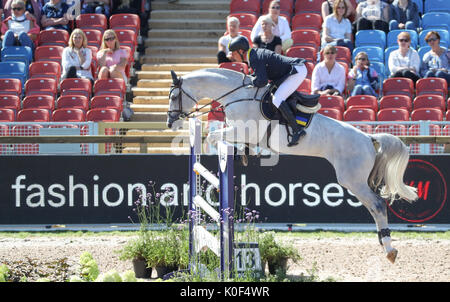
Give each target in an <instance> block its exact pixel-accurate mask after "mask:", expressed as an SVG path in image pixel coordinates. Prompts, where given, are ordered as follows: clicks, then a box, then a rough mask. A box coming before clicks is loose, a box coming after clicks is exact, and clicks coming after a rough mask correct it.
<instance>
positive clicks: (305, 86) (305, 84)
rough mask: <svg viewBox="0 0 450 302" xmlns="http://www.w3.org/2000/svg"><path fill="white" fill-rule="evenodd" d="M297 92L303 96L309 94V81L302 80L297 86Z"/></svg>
mask: <svg viewBox="0 0 450 302" xmlns="http://www.w3.org/2000/svg"><path fill="white" fill-rule="evenodd" d="M297 91H299V92H301V93H305V94H310V93H311V80H310V79H304V80H303V82H302V83H301V84H300V86H298V88H297Z"/></svg>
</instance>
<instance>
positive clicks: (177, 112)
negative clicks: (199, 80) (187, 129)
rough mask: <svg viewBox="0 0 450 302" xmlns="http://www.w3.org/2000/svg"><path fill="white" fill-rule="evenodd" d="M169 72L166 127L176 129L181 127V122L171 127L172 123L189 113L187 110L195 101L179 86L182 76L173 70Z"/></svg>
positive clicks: (181, 82)
mask: <svg viewBox="0 0 450 302" xmlns="http://www.w3.org/2000/svg"><path fill="white" fill-rule="evenodd" d="M170 73H171V75H172V85H171V87H170V93H169V111H167V127H168V128H171V129H174V130H176V129H178V128H181V123H180V125H178V126H175V127H173V126H174V123H175V122H177V121H180V120H181V119H182V118H184V117H185V116H186V115H187V114H188V113H189V110H191V108H192V107H194V105H195V104H196V101H195V100H194V99H193V98H192V97H191V96H190V95H189V94H186V91H185V90H183V88H181V85H182V84H183V79H182V77H178V76H177V75H176V73H175V72H174V71H173V70H171V71H170ZM183 95H184V96H185V100H183ZM183 102H184V103H183ZM172 127H173V128H172Z"/></svg>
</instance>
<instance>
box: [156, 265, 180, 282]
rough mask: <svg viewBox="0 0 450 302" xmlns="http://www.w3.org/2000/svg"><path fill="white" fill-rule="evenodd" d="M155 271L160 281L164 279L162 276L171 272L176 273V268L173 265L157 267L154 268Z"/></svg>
mask: <svg viewBox="0 0 450 302" xmlns="http://www.w3.org/2000/svg"><path fill="white" fill-rule="evenodd" d="M155 270H156V275H157V278H161V279H162V278H163V277H164V275H166V274H168V273H171V272H173V271H176V270H177V267H176V266H175V265H173V266H165V265H157V266H156V267H155Z"/></svg>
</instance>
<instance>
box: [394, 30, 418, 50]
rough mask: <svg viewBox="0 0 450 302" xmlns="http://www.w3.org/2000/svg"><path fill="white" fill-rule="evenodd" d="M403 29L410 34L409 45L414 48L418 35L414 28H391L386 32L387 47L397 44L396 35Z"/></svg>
mask: <svg viewBox="0 0 450 302" xmlns="http://www.w3.org/2000/svg"><path fill="white" fill-rule="evenodd" d="M405 31H406V32H408V33H409V34H410V36H411V46H412V47H413V48H414V49H416V48H417V45H418V44H419V35H418V34H417V32H416V31H415V30H411V29H395V30H391V31H390V32H388V34H387V38H386V44H387V47H390V46H396V45H398V42H397V36H398V35H399V34H400V33H401V32H405Z"/></svg>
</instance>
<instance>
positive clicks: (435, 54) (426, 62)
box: [420, 31, 450, 87]
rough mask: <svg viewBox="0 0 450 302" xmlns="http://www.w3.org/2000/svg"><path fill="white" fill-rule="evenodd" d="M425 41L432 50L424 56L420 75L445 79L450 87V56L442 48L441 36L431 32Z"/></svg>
mask: <svg viewBox="0 0 450 302" xmlns="http://www.w3.org/2000/svg"><path fill="white" fill-rule="evenodd" d="M425 41H426V42H427V43H428V45H430V47H431V50H430V51H429V52H427V53H426V54H425V55H424V56H423V59H422V65H421V68H420V74H421V75H422V76H423V77H424V78H435V77H436V78H443V79H445V80H447V85H448V86H449V87H450V74H449V65H450V63H449V58H450V54H449V51H448V50H447V49H445V48H444V47H442V46H440V44H439V42H440V41H441V36H440V35H439V33H438V32H436V31H430V32H428V33H427V35H426V36H425Z"/></svg>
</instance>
